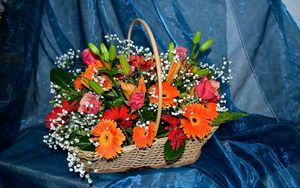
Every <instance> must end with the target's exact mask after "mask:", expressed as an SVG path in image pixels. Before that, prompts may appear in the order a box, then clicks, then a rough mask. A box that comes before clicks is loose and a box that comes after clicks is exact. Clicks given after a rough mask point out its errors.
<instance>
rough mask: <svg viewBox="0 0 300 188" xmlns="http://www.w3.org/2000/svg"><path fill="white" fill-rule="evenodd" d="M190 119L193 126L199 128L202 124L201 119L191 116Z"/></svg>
mask: <svg viewBox="0 0 300 188" xmlns="http://www.w3.org/2000/svg"><path fill="white" fill-rule="evenodd" d="M189 119H190V122H191V123H192V125H194V126H197V125H199V123H200V121H199V118H197V117H195V116H191V117H190V118H189Z"/></svg>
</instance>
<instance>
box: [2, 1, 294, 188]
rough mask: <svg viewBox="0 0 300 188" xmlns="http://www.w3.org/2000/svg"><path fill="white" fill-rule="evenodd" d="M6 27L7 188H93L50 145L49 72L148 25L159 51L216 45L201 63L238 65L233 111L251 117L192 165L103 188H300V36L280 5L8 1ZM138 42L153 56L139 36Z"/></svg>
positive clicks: (225, 130) (110, 179) (118, 179)
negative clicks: (136, 22) (108, 37)
mask: <svg viewBox="0 0 300 188" xmlns="http://www.w3.org/2000/svg"><path fill="white" fill-rule="evenodd" d="M5 6H6V7H5V11H6V12H5V15H4V20H2V21H1V23H0V24H1V27H0V44H1V45H0V66H1V69H0V77H1V82H0V119H1V131H0V187H1V186H2V187H17V186H20V185H21V186H22V187H24V186H25V187H67V186H69V187H89V185H88V184H86V182H85V181H84V180H81V179H80V178H79V177H77V174H75V173H73V172H69V171H68V166H67V161H66V154H65V153H64V152H63V151H52V150H50V149H48V148H47V146H46V145H45V144H43V141H42V140H43V135H45V134H46V132H47V130H46V129H45V128H44V125H43V122H44V116H45V114H47V112H48V111H49V110H50V108H51V106H50V105H49V103H48V100H49V99H50V97H51V95H50V92H49V91H50V88H49V85H50V79H49V72H50V70H51V68H53V67H54V61H55V57H56V56H60V55H62V54H64V53H66V52H67V51H68V50H69V49H70V48H72V49H75V50H77V49H79V50H82V49H84V48H85V47H86V45H87V43H88V42H93V43H96V44H98V43H100V41H103V40H104V35H105V34H107V33H113V34H118V35H119V36H120V37H121V38H124V37H126V36H127V29H128V26H129V24H130V22H131V21H132V20H133V19H135V18H137V17H140V18H142V19H144V20H145V21H146V22H147V23H148V24H149V25H150V27H151V29H152V30H153V33H154V36H155V38H156V41H157V44H158V47H159V49H160V51H163V50H166V49H167V46H168V43H169V42H170V41H173V42H174V43H175V44H177V45H182V46H187V47H189V46H191V42H192V36H193V33H194V32H196V31H198V30H201V31H202V33H203V34H202V36H203V38H202V39H201V40H202V41H205V40H206V39H208V38H210V37H211V38H213V39H214V44H213V46H212V51H211V52H210V53H209V54H206V56H203V57H202V61H204V62H207V63H216V64H219V63H220V60H222V58H223V57H226V58H227V59H228V60H231V61H232V64H231V65H230V68H231V69H232V75H233V80H232V82H231V85H230V87H229V88H228V91H230V92H231V95H228V98H227V101H228V103H229V104H230V108H231V109H234V110H241V111H244V112H247V113H249V114H250V116H249V117H247V118H244V119H242V120H238V121H236V122H232V123H228V124H225V125H222V127H221V128H220V129H219V130H218V131H217V132H216V134H215V135H214V136H213V138H212V139H211V140H210V141H209V142H208V143H207V144H206V145H205V146H204V148H203V150H202V154H201V157H200V159H199V160H198V161H197V162H195V163H194V164H192V165H188V166H184V167H179V168H170V169H144V170H137V171H132V172H124V173H113V174H93V179H94V184H93V186H94V187H106V186H109V187H120V186H121V187H122V186H126V187H136V186H146V187H165V186H167V187H297V186H299V185H300V175H299V174H300V173H299V171H300V170H299V169H300V168H299V167H300V139H299V135H300V100H299V99H300V82H299V80H300V74H299V72H300V66H299V65H300V60H299V59H300V28H299V27H298V26H297V24H296V23H295V22H294V20H293V18H292V17H291V16H290V14H289V13H288V11H287V10H286V8H285V6H284V5H283V4H282V3H281V1H279V0H253V1H247V0H239V1H237V0H216V1H210V0H202V1H198V0H190V1H182V0H175V1H172V0H163V1H159V0H153V1H150V0H146V1H138V0H136V1H135V0H128V1H127V0H117V1H106V0H100V1H96V0H95V1H93V0H88V1H79V0H78V1H73V0H64V1H50V0H21V1H15V0H11V1H8V2H7V4H6V5H5ZM132 40H133V41H135V43H137V44H141V45H143V46H149V41H148V38H147V35H146V34H145V32H144V29H143V28H142V27H140V26H136V27H135V29H134V31H133V38H132Z"/></svg>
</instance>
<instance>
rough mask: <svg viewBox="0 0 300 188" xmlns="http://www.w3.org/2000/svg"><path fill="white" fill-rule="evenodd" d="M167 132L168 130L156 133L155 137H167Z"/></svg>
mask: <svg viewBox="0 0 300 188" xmlns="http://www.w3.org/2000/svg"><path fill="white" fill-rule="evenodd" d="M168 134H169V132H163V133H157V136H156V138H163V137H167V136H168Z"/></svg>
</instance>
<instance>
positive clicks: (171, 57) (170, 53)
mask: <svg viewBox="0 0 300 188" xmlns="http://www.w3.org/2000/svg"><path fill="white" fill-rule="evenodd" d="M174 49H175V47H174V43H173V42H170V44H169V49H168V50H169V52H168V60H169V62H172V61H173V57H174V53H173V52H174Z"/></svg>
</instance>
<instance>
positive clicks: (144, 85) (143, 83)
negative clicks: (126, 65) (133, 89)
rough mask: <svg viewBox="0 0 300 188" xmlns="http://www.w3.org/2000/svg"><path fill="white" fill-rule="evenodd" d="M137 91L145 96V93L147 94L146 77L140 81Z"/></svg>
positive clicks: (142, 77)
mask: <svg viewBox="0 0 300 188" xmlns="http://www.w3.org/2000/svg"><path fill="white" fill-rule="evenodd" d="M137 90H139V91H141V92H142V93H143V94H144V95H145V93H146V84H145V80H144V76H141V78H140V80H139V85H138V87H137Z"/></svg>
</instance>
